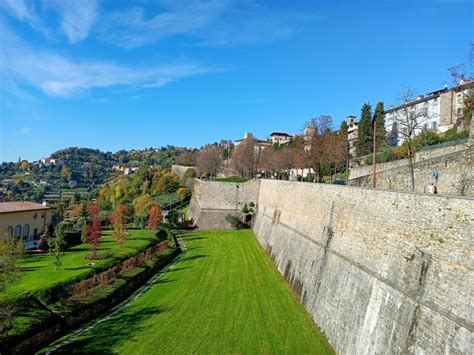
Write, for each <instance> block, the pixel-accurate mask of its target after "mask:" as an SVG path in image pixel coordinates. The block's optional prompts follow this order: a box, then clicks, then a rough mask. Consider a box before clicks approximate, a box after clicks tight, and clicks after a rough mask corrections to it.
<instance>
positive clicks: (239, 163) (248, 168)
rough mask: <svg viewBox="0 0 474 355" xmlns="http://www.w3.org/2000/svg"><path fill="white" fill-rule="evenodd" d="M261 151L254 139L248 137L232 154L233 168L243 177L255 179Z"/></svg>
mask: <svg viewBox="0 0 474 355" xmlns="http://www.w3.org/2000/svg"><path fill="white" fill-rule="evenodd" d="M259 155H260V151H259V150H258V149H256V147H255V141H254V139H253V138H252V137H247V138H246V139H245V140H244V141H243V142H242V143H240V144H239V145H237V146H236V147H235V149H234V150H233V152H232V168H233V169H234V170H237V171H238V172H239V173H240V174H241V175H242V176H246V177H248V178H250V177H253V176H254V174H255V172H256V170H257V165H258V164H257V163H258V159H259Z"/></svg>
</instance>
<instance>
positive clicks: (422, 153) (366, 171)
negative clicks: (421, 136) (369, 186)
mask: <svg viewBox="0 0 474 355" xmlns="http://www.w3.org/2000/svg"><path fill="white" fill-rule="evenodd" d="M468 148H469V144H468V140H466V139H464V140H462V143H460V144H455V145H449V146H444V147H440V148H432V149H429V148H428V147H426V148H425V149H420V150H419V151H417V152H416V155H415V160H414V161H415V163H417V162H421V161H424V160H429V159H433V158H437V157H441V156H445V155H450V154H452V153H456V152H460V151H464V150H466V149H468ZM361 159H363V161H364V159H365V158H361ZM407 165H408V159H401V160H394V161H389V162H386V163H378V164H377V166H376V168H377V173H379V172H382V171H385V170H392V169H395V168H400V167H406V166H407ZM371 174H372V165H363V166H358V167H354V168H351V169H350V170H349V181H351V180H354V179H357V178H359V177H362V176H367V175H371Z"/></svg>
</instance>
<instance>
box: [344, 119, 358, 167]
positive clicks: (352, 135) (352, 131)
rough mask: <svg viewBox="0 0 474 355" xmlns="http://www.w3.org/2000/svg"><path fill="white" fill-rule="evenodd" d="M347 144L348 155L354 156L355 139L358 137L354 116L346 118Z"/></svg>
mask: <svg viewBox="0 0 474 355" xmlns="http://www.w3.org/2000/svg"><path fill="white" fill-rule="evenodd" d="M346 123H347V142H348V145H349V155H350V156H351V157H352V158H353V157H355V156H356V145H357V138H358V137H359V124H358V123H357V122H356V116H352V115H351V116H347V118H346Z"/></svg>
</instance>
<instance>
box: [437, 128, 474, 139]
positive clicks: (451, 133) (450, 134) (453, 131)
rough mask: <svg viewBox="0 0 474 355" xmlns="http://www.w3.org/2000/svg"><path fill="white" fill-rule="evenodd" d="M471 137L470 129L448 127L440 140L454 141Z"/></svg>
mask: <svg viewBox="0 0 474 355" xmlns="http://www.w3.org/2000/svg"><path fill="white" fill-rule="evenodd" d="M467 137H469V131H467V130H465V131H460V132H459V131H458V129H457V127H453V128H450V129H448V130H447V131H446V132H444V133H443V134H442V135H441V138H440V142H442V143H444V142H452V141H455V140H458V139H464V138H467Z"/></svg>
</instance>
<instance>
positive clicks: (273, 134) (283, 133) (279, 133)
mask: <svg viewBox="0 0 474 355" xmlns="http://www.w3.org/2000/svg"><path fill="white" fill-rule="evenodd" d="M273 136H285V137H293V136H292V135H291V134H288V133H286V132H273V133H272V134H270V137H273Z"/></svg>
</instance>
